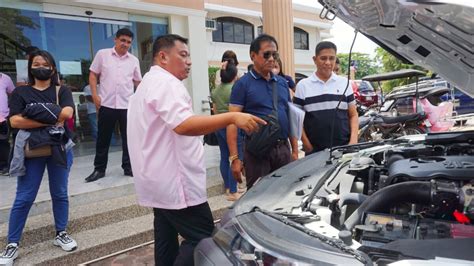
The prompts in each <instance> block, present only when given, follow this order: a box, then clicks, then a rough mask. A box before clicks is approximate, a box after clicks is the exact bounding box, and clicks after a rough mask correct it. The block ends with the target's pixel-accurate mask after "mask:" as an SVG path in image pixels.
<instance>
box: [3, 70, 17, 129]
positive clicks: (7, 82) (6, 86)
mask: <svg viewBox="0 0 474 266" xmlns="http://www.w3.org/2000/svg"><path fill="white" fill-rule="evenodd" d="M14 89H15V86H14V85H13V82H12V79H11V78H10V77H9V76H7V75H5V74H3V73H0V123H1V122H3V121H5V119H7V117H8V114H9V112H10V109H8V94H9V93H12V92H13V90H14Z"/></svg>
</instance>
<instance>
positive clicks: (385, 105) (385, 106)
mask: <svg viewBox="0 0 474 266" xmlns="http://www.w3.org/2000/svg"><path fill="white" fill-rule="evenodd" d="M394 101H395V100H386V101H385V102H384V103H383V105H382V107H380V111H381V112H388V111H389V110H390V106H392V104H393V102H394Z"/></svg>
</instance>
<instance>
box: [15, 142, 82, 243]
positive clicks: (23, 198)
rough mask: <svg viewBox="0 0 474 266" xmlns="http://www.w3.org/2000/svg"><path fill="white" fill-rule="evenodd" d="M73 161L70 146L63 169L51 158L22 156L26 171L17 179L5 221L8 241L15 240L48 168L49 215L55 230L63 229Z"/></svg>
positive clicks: (16, 240) (19, 235)
mask: <svg viewBox="0 0 474 266" xmlns="http://www.w3.org/2000/svg"><path fill="white" fill-rule="evenodd" d="M72 160H73V154H72V149H71V150H69V151H68V152H67V168H64V167H61V166H58V165H56V164H55V163H54V161H53V158H51V157H41V158H32V159H25V167H26V174H25V175H24V176H20V177H18V179H17V188H16V197H15V202H14V203H13V207H12V209H11V212H10V220H9V222H8V243H13V242H15V243H19V242H20V238H21V234H22V233H23V228H24V227H25V223H26V218H27V217H28V213H29V212H30V208H31V205H33V202H34V201H35V198H36V195H37V194H38V189H39V187H40V184H41V180H42V179H43V173H44V169H45V168H46V167H47V168H48V177H49V191H50V193H51V199H52V201H53V215H54V224H55V226H56V231H63V230H65V229H66V226H67V223H68V219H69V217H68V215H69V199H68V192H67V187H68V177H69V170H70V169H71V165H72Z"/></svg>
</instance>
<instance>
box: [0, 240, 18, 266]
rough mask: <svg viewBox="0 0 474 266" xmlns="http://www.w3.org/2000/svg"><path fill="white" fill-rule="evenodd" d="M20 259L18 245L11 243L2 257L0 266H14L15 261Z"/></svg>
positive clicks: (0, 257)
mask: <svg viewBox="0 0 474 266" xmlns="http://www.w3.org/2000/svg"><path fill="white" fill-rule="evenodd" d="M17 257H18V244H17V243H10V244H8V245H7V247H6V248H5V250H4V251H3V253H2V255H1V256H0V265H6V266H12V265H13V261H14V260H15V259H16V258H17Z"/></svg>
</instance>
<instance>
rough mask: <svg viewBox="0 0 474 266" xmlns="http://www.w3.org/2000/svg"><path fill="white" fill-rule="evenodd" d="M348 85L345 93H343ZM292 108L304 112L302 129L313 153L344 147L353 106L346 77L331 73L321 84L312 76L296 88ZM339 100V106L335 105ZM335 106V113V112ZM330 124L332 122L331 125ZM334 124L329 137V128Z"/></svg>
mask: <svg viewBox="0 0 474 266" xmlns="http://www.w3.org/2000/svg"><path fill="white" fill-rule="evenodd" d="M346 86H348V88H347V90H346V93H345V94H343V93H344V91H345V89H346ZM293 101H294V103H295V105H296V106H297V107H299V108H301V109H302V110H304V111H306V116H305V120H304V129H305V131H306V134H307V135H308V138H309V140H310V142H311V144H312V145H313V147H314V149H315V151H319V150H323V149H325V148H329V147H330V146H331V144H332V146H333V147H335V146H339V145H345V144H347V143H348V142H349V138H350V127H349V115H348V107H349V105H353V104H355V100H354V93H353V91H352V87H351V85H350V83H347V78H345V77H341V76H338V75H336V74H334V73H333V74H332V75H331V77H330V78H329V79H328V80H327V81H326V82H324V81H322V80H321V79H320V78H318V76H317V75H316V73H313V74H312V75H311V76H309V77H308V78H305V79H302V80H301V81H300V82H299V83H298V84H297V85H296V93H295V97H294V98H293ZM339 101H341V103H340V104H339V107H337V106H338V103H339ZM336 107H337V112H336ZM333 121H334V122H333ZM333 123H334V130H333V138H332V141H331V128H332V125H333Z"/></svg>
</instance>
